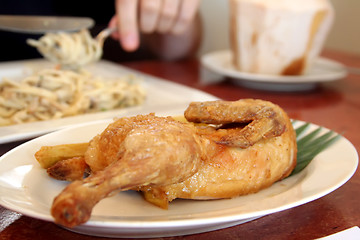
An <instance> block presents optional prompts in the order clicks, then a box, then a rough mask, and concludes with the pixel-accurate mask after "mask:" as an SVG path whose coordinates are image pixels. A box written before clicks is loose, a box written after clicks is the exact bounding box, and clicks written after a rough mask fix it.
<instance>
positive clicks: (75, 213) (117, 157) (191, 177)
mask: <svg viewBox="0 0 360 240" xmlns="http://www.w3.org/2000/svg"><path fill="white" fill-rule="evenodd" d="M185 117H186V119H187V120H188V121H189V122H180V121H176V120H174V119H173V118H171V117H156V116H154V114H149V115H139V116H135V117H128V118H120V119H118V120H116V121H115V122H113V123H112V124H110V125H109V126H108V127H107V128H106V129H105V130H104V131H103V132H102V133H101V134H99V135H97V136H95V137H94V138H93V139H92V140H91V142H90V144H89V147H88V150H87V152H86V153H85V161H86V163H87V165H88V166H89V167H90V169H91V172H92V173H91V175H90V176H89V177H87V178H85V179H83V180H77V181H74V182H72V183H70V184H69V185H68V186H67V187H66V188H65V189H64V190H63V191H62V192H61V193H60V194H59V195H58V196H57V197H56V198H55V199H54V202H53V205H52V208H51V213H52V215H53V217H54V219H55V221H56V222H57V223H59V224H62V225H64V226H67V227H73V226H76V225H79V224H81V223H84V222H86V221H87V220H88V219H89V217H90V215H91V211H92V208H93V207H94V206H95V204H96V203H97V202H99V201H100V200H101V199H103V198H105V197H107V196H109V195H110V194H111V193H113V192H116V191H119V190H120V191H123V190H128V189H134V190H140V191H143V192H145V193H148V194H147V196H149V195H151V196H152V197H153V199H156V198H158V199H160V200H161V201H162V202H165V203H166V204H167V203H168V202H169V201H172V200H174V199H176V198H187V199H213V198H231V197H236V196H239V195H244V194H249V193H253V192H257V191H259V190H260V189H263V188H266V187H268V186H270V185H272V184H273V183H274V182H276V181H278V180H280V179H283V178H284V177H286V176H288V175H289V174H290V173H291V171H292V170H293V168H294V167H295V165H296V138H295V132H294V130H293V128H292V124H291V122H290V120H289V118H288V116H287V115H286V113H285V112H284V111H283V110H282V109H281V108H280V107H279V106H277V105H275V104H273V103H270V102H267V101H262V100H253V99H244V100H239V101H235V102H227V101H212V102H202V103H200V102H198V103H192V104H190V106H189V107H188V109H187V110H186V111H185ZM192 122H197V123H202V124H194V123H192ZM162 207H164V208H166V206H162Z"/></svg>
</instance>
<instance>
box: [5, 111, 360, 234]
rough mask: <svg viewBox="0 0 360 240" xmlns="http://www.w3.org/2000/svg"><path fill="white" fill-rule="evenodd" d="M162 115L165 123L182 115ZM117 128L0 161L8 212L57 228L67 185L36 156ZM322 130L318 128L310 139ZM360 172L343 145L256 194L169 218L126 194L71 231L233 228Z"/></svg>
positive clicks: (85, 127)
mask: <svg viewBox="0 0 360 240" xmlns="http://www.w3.org/2000/svg"><path fill="white" fill-rule="evenodd" d="M154 110H156V109H154ZM156 112H157V113H158V115H177V114H181V113H182V111H169V112H167V111H165V112H164V111H160V110H159V111H156ZM109 122H110V120H99V121H95V122H89V123H84V124H81V125H76V126H72V127H70V128H65V129H62V130H59V131H55V132H52V133H49V134H46V135H44V136H41V137H39V138H36V139H33V140H30V141H28V142H26V143H24V144H22V145H20V146H18V147H16V148H14V149H13V150H11V151H9V152H8V153H6V154H4V155H3V156H2V157H0V205H2V206H4V207H5V208H8V209H11V210H13V211H16V212H19V213H22V214H24V215H27V216H30V217H33V218H37V219H41V220H45V221H53V219H52V217H51V215H50V207H51V204H52V201H53V199H54V197H55V196H56V195H57V194H59V193H60V192H61V191H62V189H63V188H64V187H65V186H66V184H67V183H65V182H61V181H57V180H54V179H51V178H50V177H48V176H47V173H46V171H45V170H44V169H42V168H41V167H40V165H39V164H38V163H37V161H36V159H35V158H34V153H35V152H36V151H37V150H38V149H39V148H40V147H41V146H44V145H56V144H64V143H77V142H85V141H88V140H90V139H91V138H92V137H93V136H95V135H96V134H97V133H100V132H101V131H102V130H103V129H104V128H105V127H106V126H107V125H108V123H109ZM297 124H301V121H298V122H297ZM315 127H317V126H316V125H311V127H310V128H309V129H308V131H311V130H312V129H313V128H315ZM323 131H328V130H325V129H324V130H323ZM357 165H358V155H357V152H356V149H355V148H354V146H353V145H352V144H351V143H350V142H349V141H348V140H347V139H345V138H344V137H341V138H340V140H339V141H337V142H336V143H335V144H333V145H331V147H329V148H328V149H326V150H325V151H323V152H322V153H320V154H319V155H318V156H316V157H315V159H314V160H313V161H312V162H311V163H310V164H309V166H308V167H307V168H305V169H304V170H303V171H302V172H300V173H299V174H296V175H293V176H291V177H288V178H286V179H284V180H282V181H280V182H277V183H275V184H274V185H272V186H271V187H269V188H267V189H264V190H262V191H260V192H258V193H256V194H251V195H247V196H241V197H237V198H233V199H223V200H211V201H200V200H198V201H195V200H181V199H177V200H174V201H173V202H171V203H170V206H169V209H168V210H163V209H160V208H158V207H155V206H153V205H152V204H150V203H148V202H146V201H144V200H143V198H142V197H141V196H140V194H138V193H136V192H133V191H128V192H121V193H119V194H117V195H115V196H112V197H110V198H106V199H104V200H102V201H100V202H99V203H98V204H97V205H96V206H95V208H94V210H93V213H92V216H91V218H90V220H89V221H88V222H87V223H85V224H83V225H80V226H77V227H75V228H72V229H69V230H71V231H75V232H78V233H82V234H87V235H93V236H106V237H134V238H135V237H138V238H139V237H166V236H177V235H186V234H194V233H201V232H207V231H212V230H217V229H221V228H226V227H229V226H234V225H238V224H241V223H244V222H247V221H251V220H253V219H256V218H259V217H261V216H264V215H268V214H272V213H275V212H279V211H283V210H286V209H290V208H293V207H296V206H299V205H302V204H305V203H308V202H311V201H313V200H315V199H318V198H320V197H322V196H324V195H326V194H328V193H330V192H332V191H334V190H335V189H337V188H339V187H340V186H341V185H343V184H344V183H345V182H346V181H348V180H349V179H350V178H351V176H352V175H353V174H354V172H355V170H356V168H357Z"/></svg>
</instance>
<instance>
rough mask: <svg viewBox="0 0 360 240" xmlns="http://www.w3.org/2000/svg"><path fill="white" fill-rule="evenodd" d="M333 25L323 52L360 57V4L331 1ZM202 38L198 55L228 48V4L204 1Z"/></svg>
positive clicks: (357, 0)
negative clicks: (342, 53)
mask: <svg viewBox="0 0 360 240" xmlns="http://www.w3.org/2000/svg"><path fill="white" fill-rule="evenodd" d="M330 2H331V3H332V4H333V6H334V9H335V21H334V23H333V27H332V29H331V31H330V33H329V36H328V39H327V41H326V43H325V48H329V49H333V50H340V51H346V52H349V53H354V54H360V0H330ZM200 11H201V16H202V18H203V27H204V38H203V43H202V46H201V48H200V54H201V53H207V52H211V51H214V50H222V49H227V48H229V36H228V31H229V21H228V12H229V8H228V4H227V1H226V0H225V1H219V0H203V1H202V3H201V9H200Z"/></svg>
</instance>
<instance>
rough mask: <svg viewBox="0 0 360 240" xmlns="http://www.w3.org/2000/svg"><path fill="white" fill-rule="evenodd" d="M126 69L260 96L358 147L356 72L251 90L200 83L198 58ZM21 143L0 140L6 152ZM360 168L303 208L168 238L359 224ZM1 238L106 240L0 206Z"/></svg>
mask: <svg viewBox="0 0 360 240" xmlns="http://www.w3.org/2000/svg"><path fill="white" fill-rule="evenodd" d="M323 55H324V56H326V57H328V58H332V59H334V60H337V61H339V62H342V63H343V64H345V65H347V66H350V67H358V68H360V56H354V55H350V54H345V53H338V52H331V51H326V52H325V53H324V54H323ZM124 65H125V66H128V67H130V68H133V69H136V70H139V71H142V72H145V73H148V74H151V75H154V76H157V77H161V78H164V79H168V80H169V81H173V82H178V83H181V84H185V85H188V86H191V87H194V88H197V89H200V90H202V91H205V92H208V93H210V94H213V95H215V96H217V97H219V98H222V99H225V100H237V99H240V98H260V99H264V100H270V101H272V102H274V103H277V104H279V105H280V106H282V107H283V108H284V109H285V110H286V111H287V112H288V114H289V115H290V117H291V118H295V119H300V120H304V121H308V122H312V123H315V124H318V125H322V126H325V127H327V128H330V129H333V130H335V131H336V132H341V133H344V136H345V137H346V138H347V139H348V140H350V141H351V142H352V143H353V145H354V146H355V147H356V149H357V151H359V149H360V75H355V74H349V75H348V76H347V77H346V78H345V79H343V80H341V81H335V82H328V83H324V84H321V85H319V86H318V87H317V88H316V89H314V90H312V91H307V92H297V93H294V92H293V93H290V92H267V91H260V90H251V89H246V88H242V87H238V86H235V85H233V84H232V83H231V82H230V81H224V82H221V83H218V84H215V85H208V86H204V85H201V84H200V83H199V67H200V65H199V61H197V60H191V61H184V62H174V63H169V62H160V61H142V62H131V63H124ZM21 143H22V142H14V143H9V144H2V145H1V146H0V154H1V155H2V154H4V153H5V152H7V151H9V150H10V149H12V148H14V147H15V146H17V145H19V144H21ZM359 202H360V172H359V170H357V171H356V173H355V174H354V176H353V177H352V178H351V179H350V180H349V181H348V182H347V183H346V184H345V185H343V186H342V187H340V188H339V189H337V190H336V191H334V192H332V193H330V194H328V195H326V196H325V197H322V198H320V199H318V200H315V201H312V202H310V203H307V204H305V205H302V206H298V207H295V208H292V209H289V210H285V211H282V212H278V213H274V214H271V215H268V216H265V217H262V218H259V219H257V220H254V221H251V222H248V223H245V224H242V225H238V226H235V227H231V228H227V229H223V230H218V231H213V232H208V233H202V234H196V235H189V236H180V237H172V238H170V239H197V240H200V239H207V240H209V239H240V238H241V239H302V240H303V239H314V238H318V237H323V236H326V235H329V234H332V233H336V232H339V231H341V230H344V229H347V228H350V227H353V226H360V207H359V206H360V205H359ZM0 231H1V233H0V239H2V240H8V239H44V240H45V239H51V240H56V239H89V240H90V239H107V238H96V237H90V236H85V235H81V234H76V233H72V232H70V231H67V230H64V229H62V228H60V227H58V226H57V225H55V224H53V223H50V222H44V221H40V220H37V219H32V218H30V217H26V216H23V215H21V214H19V213H15V212H13V211H10V210H7V209H5V208H3V207H0Z"/></svg>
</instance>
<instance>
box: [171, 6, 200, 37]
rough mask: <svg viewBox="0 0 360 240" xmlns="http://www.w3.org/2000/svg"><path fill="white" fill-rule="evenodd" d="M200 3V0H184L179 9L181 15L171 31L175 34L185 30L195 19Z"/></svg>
mask: <svg viewBox="0 0 360 240" xmlns="http://www.w3.org/2000/svg"><path fill="white" fill-rule="evenodd" d="M199 5H200V0H183V1H182V4H181V6H180V9H179V15H178V17H177V20H176V22H175V24H174V25H173V27H172V29H171V32H172V33H174V34H180V33H182V32H184V31H185V30H186V28H187V27H188V26H189V25H190V24H191V22H192V21H193V19H194V17H195V15H196V12H197V10H198V8H199Z"/></svg>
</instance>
